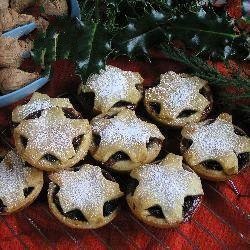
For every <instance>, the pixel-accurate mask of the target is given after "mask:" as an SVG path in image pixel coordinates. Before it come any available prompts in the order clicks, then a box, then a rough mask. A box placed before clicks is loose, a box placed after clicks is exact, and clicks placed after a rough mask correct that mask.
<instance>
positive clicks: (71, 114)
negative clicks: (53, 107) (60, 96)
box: [62, 108, 82, 119]
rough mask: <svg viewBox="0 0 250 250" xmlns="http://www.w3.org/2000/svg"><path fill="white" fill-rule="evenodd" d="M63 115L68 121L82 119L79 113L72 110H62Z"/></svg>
mask: <svg viewBox="0 0 250 250" xmlns="http://www.w3.org/2000/svg"><path fill="white" fill-rule="evenodd" d="M62 110H63V113H64V115H65V117H66V118H69V119H82V116H81V114H80V113H79V112H77V111H75V110H74V109H72V108H63V109H62Z"/></svg>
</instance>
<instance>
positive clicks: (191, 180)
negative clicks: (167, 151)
mask: <svg viewBox="0 0 250 250" xmlns="http://www.w3.org/2000/svg"><path fill="white" fill-rule="evenodd" d="M139 177H140V178H139V186H138V187H137V188H136V192H135V195H137V196H138V197H139V199H141V200H145V201H146V202H147V201H149V202H151V201H153V202H155V203H154V204H152V206H153V205H157V204H158V205H160V206H161V208H162V211H163V213H164V216H165V218H166V219H167V220H168V221H171V220H175V219H176V218H177V220H179V221H181V220H182V205H183V204H184V198H185V197H186V196H188V195H200V194H203V191H202V188H201V183H200V180H199V177H198V176H197V175H196V174H195V173H193V172H189V171H186V170H184V169H180V168H174V167H171V166H165V165H163V163H159V164H148V165H146V166H144V167H142V168H140V169H139ZM196 183H198V184H197V187H195V188H193V187H192V185H196Z"/></svg>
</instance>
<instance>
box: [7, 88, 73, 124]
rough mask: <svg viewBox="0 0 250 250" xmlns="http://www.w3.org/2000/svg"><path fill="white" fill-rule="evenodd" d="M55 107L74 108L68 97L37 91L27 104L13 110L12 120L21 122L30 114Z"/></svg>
mask: <svg viewBox="0 0 250 250" xmlns="http://www.w3.org/2000/svg"><path fill="white" fill-rule="evenodd" d="M53 107H61V108H73V106H72V104H71V103H70V101H69V99H67V98H50V97H49V96H48V95H46V94H40V93H38V92H35V93H34V94H33V95H32V97H31V99H30V101H29V102H28V103H27V104H24V105H21V106H17V107H16V108H15V109H14V110H13V112H12V121H13V122H16V123H19V122H21V121H22V120H23V119H25V117H27V116H28V115H30V114H32V113H34V112H37V111H40V110H44V109H50V108H53Z"/></svg>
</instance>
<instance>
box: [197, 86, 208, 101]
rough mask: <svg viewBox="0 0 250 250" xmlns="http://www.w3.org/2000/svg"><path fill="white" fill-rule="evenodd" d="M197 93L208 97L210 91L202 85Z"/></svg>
mask: <svg viewBox="0 0 250 250" xmlns="http://www.w3.org/2000/svg"><path fill="white" fill-rule="evenodd" d="M199 93H200V94H201V95H203V96H204V97H205V98H206V99H210V92H209V90H208V89H207V88H206V87H202V88H201V89H200V90H199Z"/></svg>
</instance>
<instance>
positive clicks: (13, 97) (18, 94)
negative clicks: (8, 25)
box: [0, 0, 81, 108]
mask: <svg viewBox="0 0 250 250" xmlns="http://www.w3.org/2000/svg"><path fill="white" fill-rule="evenodd" d="M70 8H71V17H76V18H78V19H79V20H80V18H81V15H80V7H79V3H78V1H77V0H70ZM35 28H36V25H35V23H34V22H32V23H28V24H25V25H22V26H19V27H17V28H15V29H13V30H11V31H8V32H5V33H3V34H2V36H9V37H18V38H19V37H21V36H23V35H25V34H28V33H30V32H32V31H33V30H34V29H35ZM49 80H50V79H49V78H47V77H42V78H39V79H37V80H36V81H33V82H31V83H29V84H27V85H26V86H24V87H22V88H20V89H17V90H15V91H13V92H11V93H8V94H5V95H2V96H0V108H2V107H5V106H8V105H10V104H12V103H15V102H17V101H19V100H21V99H23V98H25V97H27V96H28V95H30V94H32V93H34V92H35V91H37V90H38V89H40V88H41V87H43V86H44V85H45V84H46V83H48V82H49Z"/></svg>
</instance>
